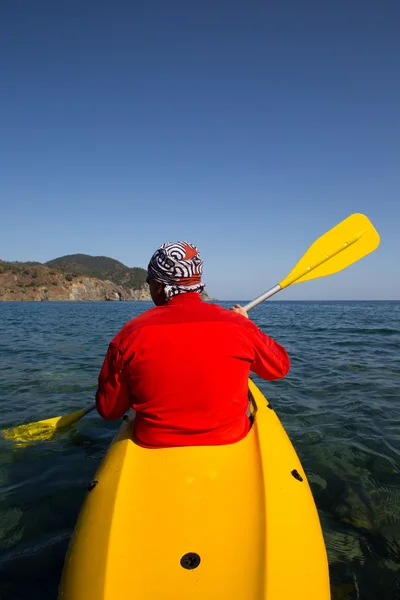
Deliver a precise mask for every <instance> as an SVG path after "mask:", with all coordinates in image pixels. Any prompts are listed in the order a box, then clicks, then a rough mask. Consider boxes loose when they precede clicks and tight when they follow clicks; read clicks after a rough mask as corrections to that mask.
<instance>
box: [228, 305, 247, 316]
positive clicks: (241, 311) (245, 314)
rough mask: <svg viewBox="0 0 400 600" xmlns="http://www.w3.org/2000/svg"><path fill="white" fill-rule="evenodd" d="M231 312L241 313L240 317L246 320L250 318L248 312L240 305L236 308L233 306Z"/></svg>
mask: <svg viewBox="0 0 400 600" xmlns="http://www.w3.org/2000/svg"><path fill="white" fill-rule="evenodd" d="M231 310H233V311H234V312H236V313H239V315H242V317H246V319H248V318H249V315H248V314H247V311H246V310H245V309H244V308H243V306H240V304H235V306H232V308H231Z"/></svg>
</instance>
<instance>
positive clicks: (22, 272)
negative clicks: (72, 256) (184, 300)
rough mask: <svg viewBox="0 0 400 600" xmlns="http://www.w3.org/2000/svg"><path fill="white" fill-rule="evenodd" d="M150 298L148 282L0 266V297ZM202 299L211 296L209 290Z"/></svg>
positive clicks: (79, 299)
mask: <svg viewBox="0 0 400 600" xmlns="http://www.w3.org/2000/svg"><path fill="white" fill-rule="evenodd" d="M21 300H25V301H30V302H32V301H34V302H44V301H48V302H52V301H73V302H74V301H75V302H100V301H108V302H121V301H138V300H141V301H150V300H151V296H150V291H149V287H148V285H147V284H143V285H141V286H140V287H137V288H136V289H134V288H131V287H127V286H126V284H125V285H118V284H116V283H114V282H112V281H109V280H107V279H106V280H101V279H96V278H95V277H85V276H82V275H80V276H72V275H70V274H64V273H60V272H57V271H55V270H53V269H50V268H48V267H45V266H43V265H35V267H29V268H26V269H25V268H24V267H22V268H19V269H18V268H15V269H12V270H11V269H8V270H4V271H3V272H2V271H1V270H0V301H6V302H10V301H21ZM203 300H210V298H209V297H208V296H207V294H204V295H203Z"/></svg>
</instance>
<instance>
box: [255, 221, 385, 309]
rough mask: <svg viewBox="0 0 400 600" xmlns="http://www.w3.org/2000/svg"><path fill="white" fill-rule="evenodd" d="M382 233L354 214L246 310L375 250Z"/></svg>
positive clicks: (316, 242)
mask: <svg viewBox="0 0 400 600" xmlns="http://www.w3.org/2000/svg"><path fill="white" fill-rule="evenodd" d="M378 246H379V234H378V232H377V231H376V229H375V227H374V226H373V225H372V223H371V221H370V220H369V219H368V217H366V216H365V215H362V214H359V213H355V214H353V215H350V216H349V217H347V219H344V221H341V222H340V223H338V225H336V226H335V227H332V229H330V230H329V231H327V232H326V233H324V235H321V237H320V238H318V239H317V240H316V241H315V242H314V243H313V244H312V246H310V247H309V249H308V250H307V252H306V253H305V254H304V255H303V256H302V258H301V259H300V260H299V262H298V263H297V265H296V266H295V267H294V268H293V269H292V270H291V271H290V273H289V275H287V276H286V277H285V279H282V281H280V282H279V283H278V284H277V285H275V286H274V287H273V288H271V289H270V290H268V291H267V292H264V294H261V296H258V297H257V298H255V299H254V300H252V301H251V302H249V303H248V304H246V305H245V306H244V307H243V308H244V309H245V310H250V309H251V308H254V307H255V306H257V304H260V303H261V302H264V300H267V298H270V297H271V296H273V295H274V294H276V293H277V292H280V291H281V290H283V289H284V288H286V287H288V286H289V285H291V284H292V283H301V282H302V281H309V280H310V279H317V278H318V277H325V276H326V275H333V274H334V273H337V272H338V271H342V270H343V269H345V268H346V267H349V266H350V265H352V264H353V263H354V262H356V261H357V260H360V258H363V257H364V256H366V255H367V254H370V252H373V251H374V250H376V248H377V247H378Z"/></svg>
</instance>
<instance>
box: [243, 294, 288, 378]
mask: <svg viewBox="0 0 400 600" xmlns="http://www.w3.org/2000/svg"><path fill="white" fill-rule="evenodd" d="M232 310H233V311H234V312H236V313H238V314H240V315H242V316H243V317H246V318H247V319H249V315H248V314H247V312H246V311H245V309H244V308H243V307H242V306H240V305H239V304H236V305H235V306H234V307H233V308H232ZM246 325H247V328H248V329H249V331H250V333H251V336H252V340H253V343H254V359H253V362H252V365H251V370H252V371H253V372H254V373H255V374H256V375H258V376H259V377H262V378H263V379H268V380H270V381H271V380H273V379H281V378H282V377H285V376H286V375H287V374H288V372H289V369H290V359H289V356H288V353H287V352H286V350H285V348H284V347H283V346H281V345H280V344H278V342H275V340H273V339H272V338H270V337H269V336H268V335H265V333H263V332H262V331H261V329H259V328H258V327H257V325H256V324H255V323H253V322H252V321H251V320H250V319H249V320H248V324H246Z"/></svg>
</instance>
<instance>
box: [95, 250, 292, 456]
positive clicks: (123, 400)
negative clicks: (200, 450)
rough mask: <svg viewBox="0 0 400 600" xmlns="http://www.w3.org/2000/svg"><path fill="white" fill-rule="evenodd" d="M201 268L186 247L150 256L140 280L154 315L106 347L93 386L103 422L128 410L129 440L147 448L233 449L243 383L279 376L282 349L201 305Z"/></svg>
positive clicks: (241, 418) (239, 319)
mask: <svg viewBox="0 0 400 600" xmlns="http://www.w3.org/2000/svg"><path fill="white" fill-rule="evenodd" d="M202 269H203V263H202V260H201V259H200V255H199V252H198V250H197V248H196V247H195V246H193V245H192V244H189V243H188V242H174V243H166V244H163V245H162V246H160V248H159V249H158V250H157V251H156V252H155V253H154V254H153V256H152V258H151V260H150V263H149V266H148V275H147V282H148V283H149V286H150V293H151V297H152V299H153V302H154V304H155V305H156V306H155V308H152V309H150V310H148V311H146V312H144V313H143V314H141V315H139V316H138V317H136V318H135V319H132V320H131V321H129V322H128V323H126V325H125V326H124V327H123V328H122V329H121V331H120V332H119V333H118V334H117V335H116V336H115V337H114V339H113V340H112V341H111V343H110V345H109V348H108V351H107V355H106V358H105V360H104V364H103V367H102V369H101V372H100V375H99V381H98V390H97V393H96V405H97V410H98V412H99V414H100V415H101V416H102V417H103V418H104V419H118V418H120V417H121V416H122V415H123V414H124V413H125V412H126V411H127V410H128V409H129V408H130V407H132V408H133V409H134V410H135V411H136V417H135V421H134V432H135V440H136V442H137V443H138V444H139V445H141V446H144V447H146V448H157V447H169V446H199V445H200V446H201V445H220V444H232V443H234V442H237V441H239V440H241V439H242V438H244V437H245V436H246V434H247V433H248V431H249V429H250V420H249V418H248V416H247V408H248V377H249V374H250V371H253V372H254V373H256V374H257V375H259V376H260V377H262V378H263V379H267V380H273V379H279V378H281V377H285V375H286V374H287V373H288V371H289V367H290V361H289V357H288V354H287V352H286V350H285V349H284V348H283V347H282V346H281V345H279V344H278V343H277V342H275V341H274V340H272V339H271V338H270V337H268V336H267V335H265V334H264V333H263V332H262V331H261V330H260V329H259V328H258V327H257V326H256V325H255V324H254V323H253V322H252V321H251V320H250V319H249V318H248V316H247V313H246V311H245V310H244V309H243V308H242V307H241V306H240V305H236V306H235V307H234V308H233V309H231V310H227V309H225V308H222V307H221V306H218V305H216V304H211V303H209V302H205V301H203V300H202V298H201V292H202V291H203V289H204V285H203V283H202V282H201V275H202Z"/></svg>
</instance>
